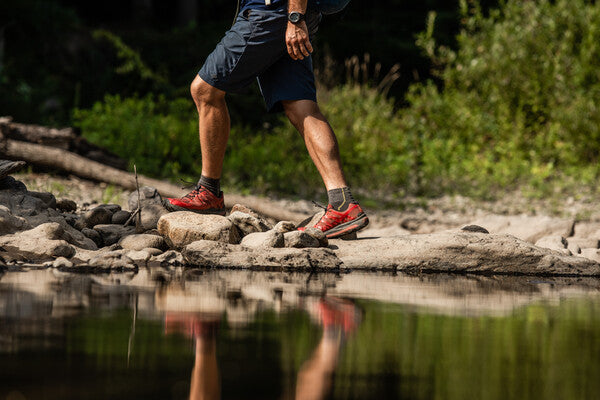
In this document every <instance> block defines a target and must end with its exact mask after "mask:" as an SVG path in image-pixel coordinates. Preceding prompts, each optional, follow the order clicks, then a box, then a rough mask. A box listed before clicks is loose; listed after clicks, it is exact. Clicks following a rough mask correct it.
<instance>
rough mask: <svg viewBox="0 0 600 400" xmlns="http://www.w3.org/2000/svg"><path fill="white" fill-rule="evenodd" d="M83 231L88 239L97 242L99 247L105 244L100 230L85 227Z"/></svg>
mask: <svg viewBox="0 0 600 400" xmlns="http://www.w3.org/2000/svg"><path fill="white" fill-rule="evenodd" d="M81 233H82V234H83V235H84V236H85V237H87V238H88V239H90V240H92V241H93V242H94V243H95V244H96V246H97V247H102V246H104V242H103V241H102V236H100V233H98V231H96V230H94V229H90V228H83V229H82V230H81Z"/></svg>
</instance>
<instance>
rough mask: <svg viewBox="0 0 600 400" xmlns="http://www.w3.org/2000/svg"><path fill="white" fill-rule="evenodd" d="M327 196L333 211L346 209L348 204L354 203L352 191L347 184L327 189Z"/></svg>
mask: <svg viewBox="0 0 600 400" xmlns="http://www.w3.org/2000/svg"><path fill="white" fill-rule="evenodd" d="M327 197H328V199H329V204H331V207H332V208H333V209H334V210H335V211H346V210H347V209H348V207H349V206H350V204H356V203H357V201H356V200H354V197H353V196H352V192H351V191H350V188H349V187H348V186H345V187H343V188H339V189H332V190H328V191H327Z"/></svg>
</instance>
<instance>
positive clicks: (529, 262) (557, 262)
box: [335, 232, 600, 276]
mask: <svg viewBox="0 0 600 400" xmlns="http://www.w3.org/2000/svg"><path fill="white" fill-rule="evenodd" d="M335 246H336V247H337V250H336V254H337V255H338V257H340V259H341V260H342V261H343V262H344V265H345V266H346V267H348V268H354V269H374V270H392V271H396V270H398V271H409V272H421V271H435V272H460V273H495V274H523V275H567V276H568V275H574V276H575V275H578V276H599V275H600V265H599V264H598V263H596V262H593V261H591V260H587V259H585V258H581V257H573V256H566V255H564V254H561V253H559V252H556V251H553V250H549V249H543V248H539V247H537V246H534V245H532V244H530V243H527V242H525V241H523V240H520V239H517V238H515V237H514V236H510V235H496V234H489V235H488V234H483V233H467V232H443V233H436V234H425V235H410V236H398V237H393V238H379V239H371V240H357V241H353V242H344V241H338V242H336V244H335Z"/></svg>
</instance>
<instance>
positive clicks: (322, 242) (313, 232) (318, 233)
mask: <svg viewBox="0 0 600 400" xmlns="http://www.w3.org/2000/svg"><path fill="white" fill-rule="evenodd" d="M304 233H306V234H307V235H309V236H312V237H313V238H315V239H317V240H318V241H319V246H320V247H327V246H329V240H328V239H327V236H326V235H325V233H324V232H323V231H322V230H320V229H317V228H313V227H308V228H306V229H305V230H304ZM346 236H348V235H346ZM354 239H356V237H355V238H354Z"/></svg>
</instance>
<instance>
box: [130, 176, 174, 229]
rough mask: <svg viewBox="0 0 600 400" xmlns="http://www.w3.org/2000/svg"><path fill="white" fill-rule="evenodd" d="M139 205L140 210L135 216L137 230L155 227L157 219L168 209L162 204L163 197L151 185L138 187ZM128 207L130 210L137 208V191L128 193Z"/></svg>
mask: <svg viewBox="0 0 600 400" xmlns="http://www.w3.org/2000/svg"><path fill="white" fill-rule="evenodd" d="M139 192H140V206H141V209H142V210H141V212H140V214H139V216H136V217H135V224H136V228H137V229H138V231H139V232H144V231H148V230H151V229H156V226H157V223H158V220H159V219H160V217H162V216H163V215H165V214H167V213H168V212H169V211H168V210H167V209H166V208H165V207H164V205H163V199H162V197H161V196H160V194H159V193H158V190H156V189H155V188H153V187H150V186H144V187H142V188H140V191H139ZM128 204H129V209H130V210H131V211H134V210H137V208H138V192H137V191H135V192H133V193H131V195H129V201H128Z"/></svg>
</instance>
